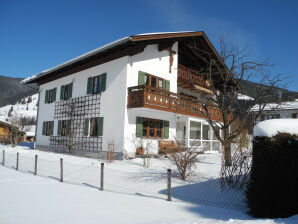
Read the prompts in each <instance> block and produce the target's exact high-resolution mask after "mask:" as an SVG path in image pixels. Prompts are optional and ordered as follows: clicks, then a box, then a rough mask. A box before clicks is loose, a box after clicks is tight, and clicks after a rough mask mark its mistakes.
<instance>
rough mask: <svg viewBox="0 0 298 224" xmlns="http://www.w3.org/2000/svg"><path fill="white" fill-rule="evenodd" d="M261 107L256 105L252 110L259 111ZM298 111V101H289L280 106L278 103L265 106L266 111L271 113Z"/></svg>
mask: <svg viewBox="0 0 298 224" xmlns="http://www.w3.org/2000/svg"><path fill="white" fill-rule="evenodd" d="M258 108H259V105H256V106H254V107H253V108H252V110H258ZM293 109H298V99H296V100H294V101H287V102H282V103H280V104H277V103H269V104H267V105H266V106H265V108H264V110H265V111H271V110H293Z"/></svg>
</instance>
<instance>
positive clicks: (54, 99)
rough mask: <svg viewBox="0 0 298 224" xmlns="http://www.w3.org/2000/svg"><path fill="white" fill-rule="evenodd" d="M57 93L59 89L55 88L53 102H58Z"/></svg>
mask: <svg viewBox="0 0 298 224" xmlns="http://www.w3.org/2000/svg"><path fill="white" fill-rule="evenodd" d="M56 93H57V88H55V89H54V91H53V101H52V102H55V101H56Z"/></svg>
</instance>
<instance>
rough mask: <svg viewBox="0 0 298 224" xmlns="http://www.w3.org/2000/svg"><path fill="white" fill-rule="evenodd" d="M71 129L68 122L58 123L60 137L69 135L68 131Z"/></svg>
mask: <svg viewBox="0 0 298 224" xmlns="http://www.w3.org/2000/svg"><path fill="white" fill-rule="evenodd" d="M70 128H71V124H70V120H61V121H58V131H57V132H58V133H57V134H58V135H61V136H68V135H70V132H71V130H70Z"/></svg>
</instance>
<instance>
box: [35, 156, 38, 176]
mask: <svg viewBox="0 0 298 224" xmlns="http://www.w3.org/2000/svg"><path fill="white" fill-rule="evenodd" d="M37 157H38V156H37V155H35V163H34V175H37Z"/></svg>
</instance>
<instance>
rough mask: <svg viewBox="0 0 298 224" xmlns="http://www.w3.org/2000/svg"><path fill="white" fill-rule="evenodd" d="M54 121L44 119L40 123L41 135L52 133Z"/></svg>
mask: <svg viewBox="0 0 298 224" xmlns="http://www.w3.org/2000/svg"><path fill="white" fill-rule="evenodd" d="M53 130H54V121H44V122H43V124H42V135H45V136H51V135H53Z"/></svg>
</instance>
